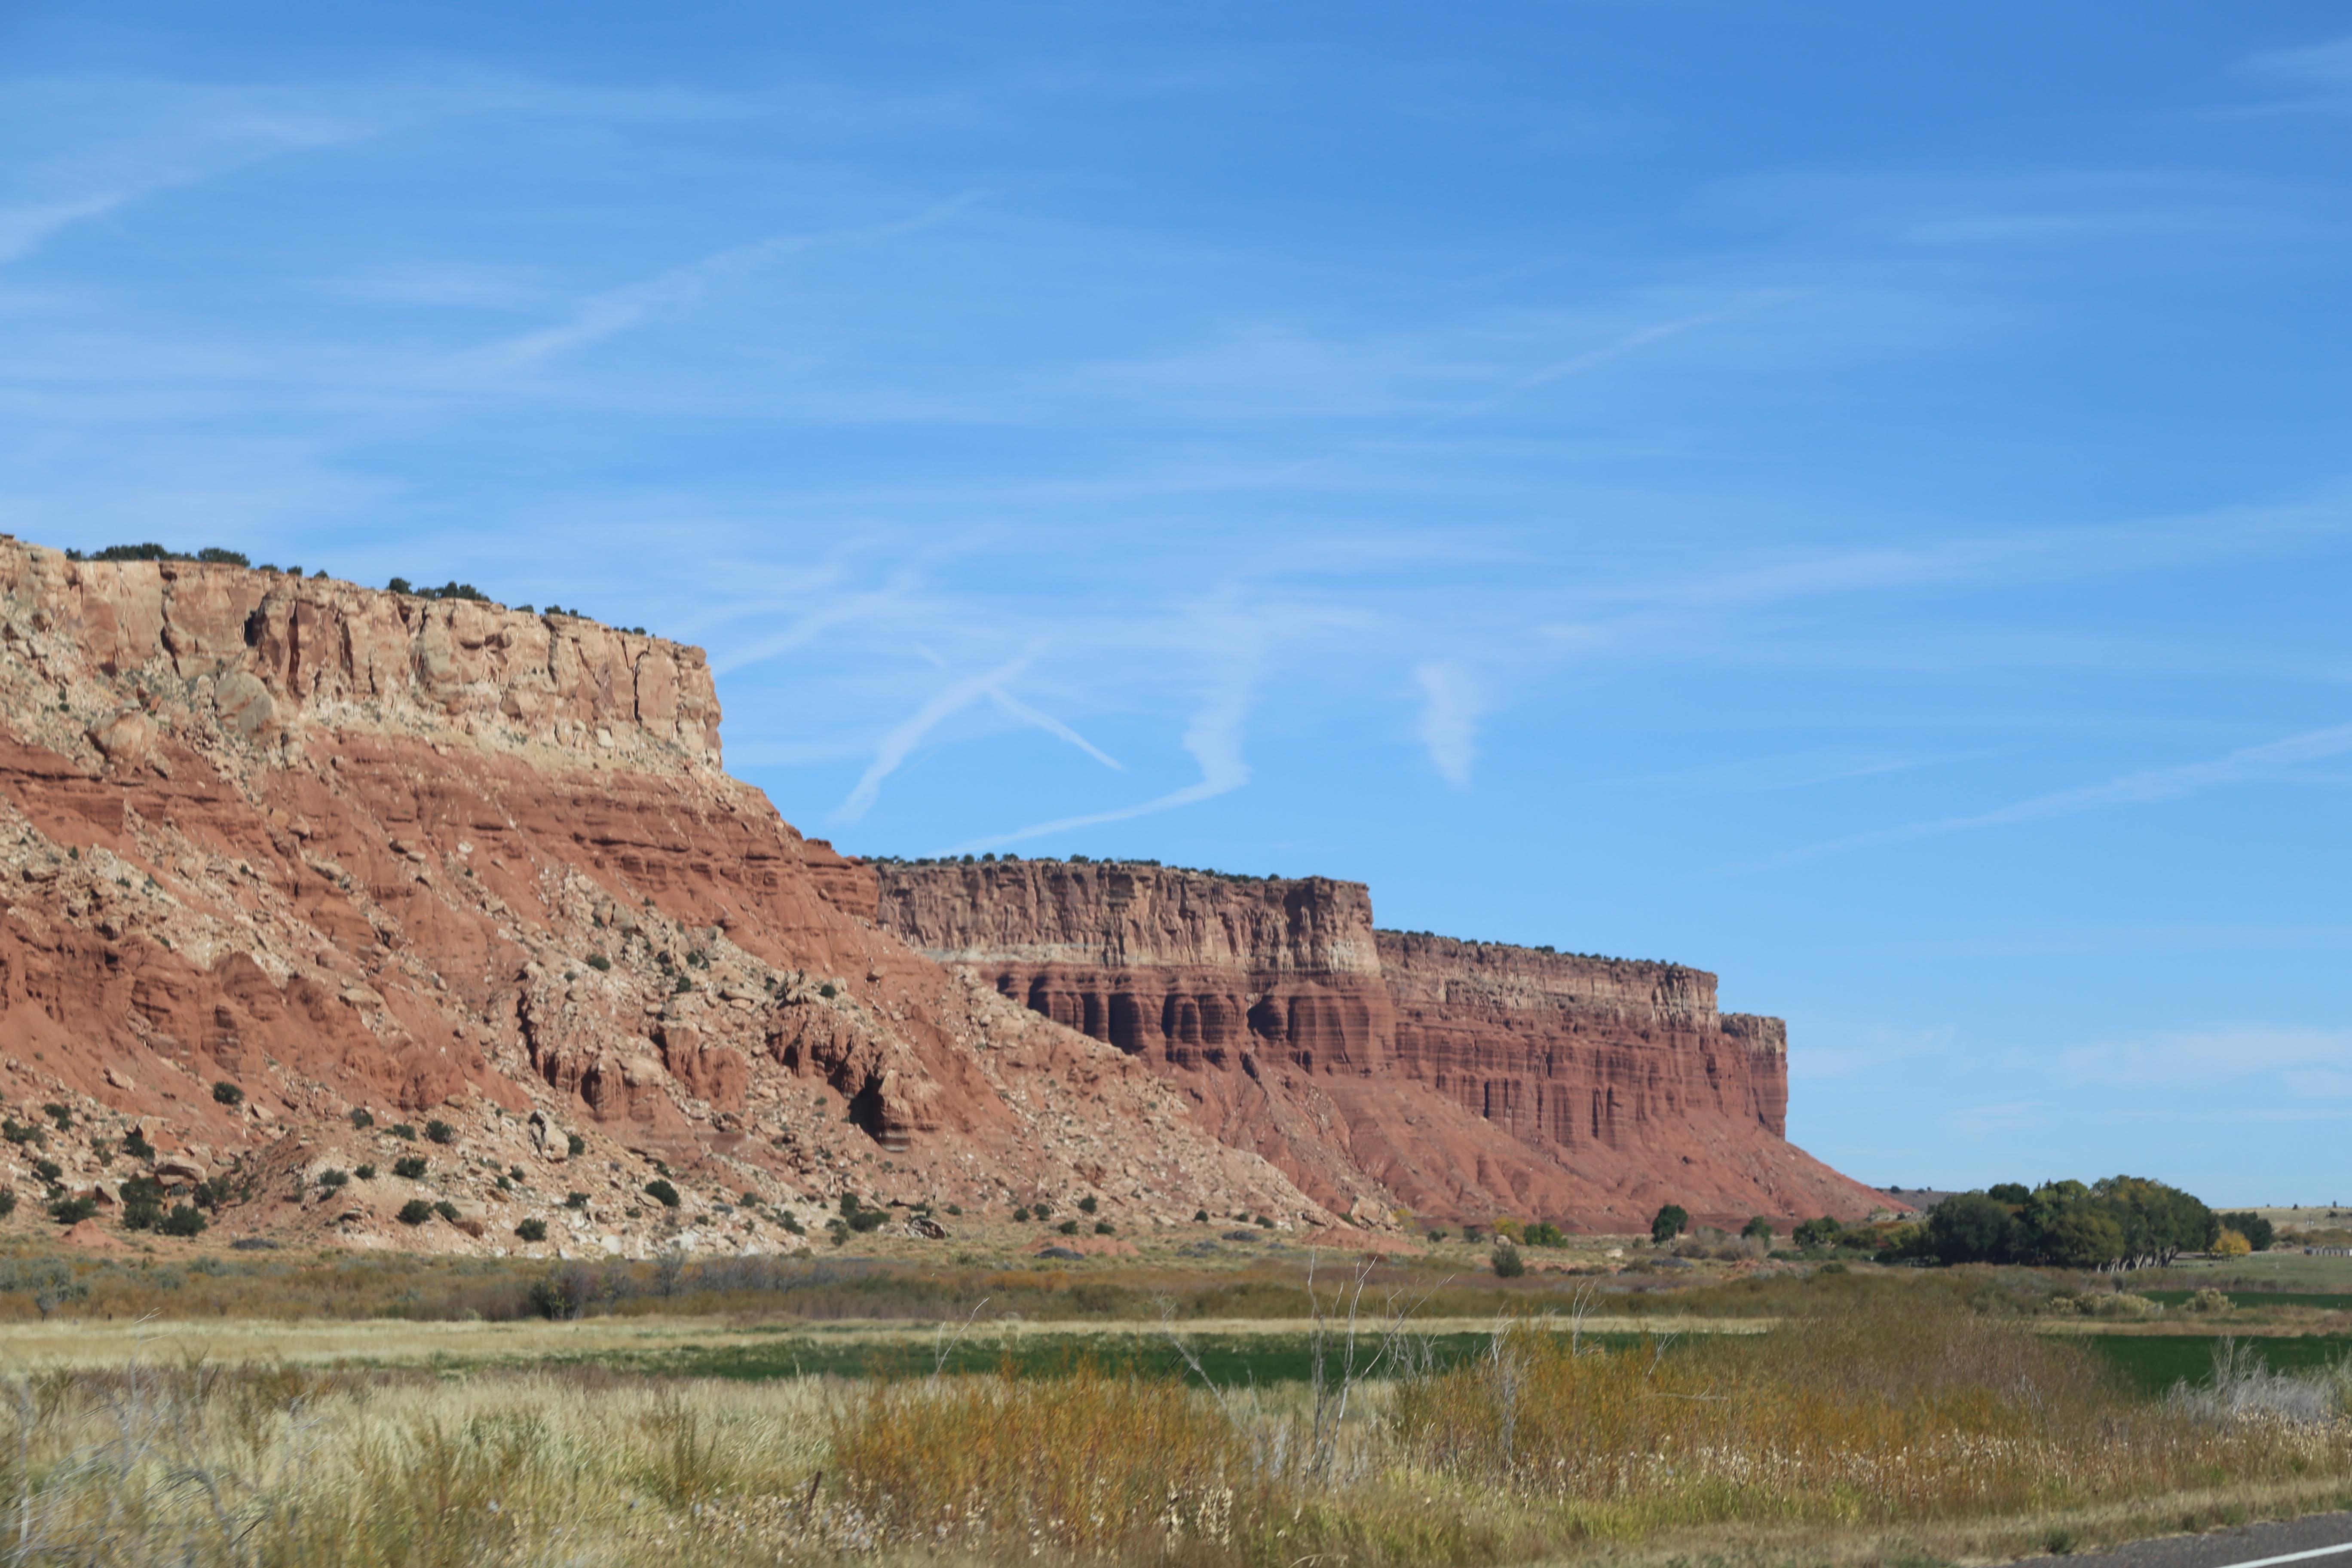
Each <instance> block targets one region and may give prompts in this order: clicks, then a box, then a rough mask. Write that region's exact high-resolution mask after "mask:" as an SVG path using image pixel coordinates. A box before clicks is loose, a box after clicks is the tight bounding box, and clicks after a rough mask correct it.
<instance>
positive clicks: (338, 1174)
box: [319, 1171, 352, 1192]
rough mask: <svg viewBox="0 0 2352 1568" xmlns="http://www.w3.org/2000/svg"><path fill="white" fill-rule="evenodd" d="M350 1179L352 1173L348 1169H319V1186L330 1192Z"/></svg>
mask: <svg viewBox="0 0 2352 1568" xmlns="http://www.w3.org/2000/svg"><path fill="white" fill-rule="evenodd" d="M351 1179H352V1173H350V1172H349V1171H321V1172H320V1173H319V1185H320V1188H321V1189H323V1190H324V1191H327V1192H333V1191H334V1190H335V1189H336V1188H337V1187H340V1186H341V1185H342V1184H344V1183H345V1182H348V1181H350V1180H351Z"/></svg>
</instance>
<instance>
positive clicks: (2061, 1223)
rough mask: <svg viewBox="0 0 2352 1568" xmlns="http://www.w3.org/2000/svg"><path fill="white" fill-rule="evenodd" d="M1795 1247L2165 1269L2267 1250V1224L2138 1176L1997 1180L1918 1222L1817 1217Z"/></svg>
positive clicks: (1936, 1259) (1947, 1259)
mask: <svg viewBox="0 0 2352 1568" xmlns="http://www.w3.org/2000/svg"><path fill="white" fill-rule="evenodd" d="M1791 1239H1793V1240H1794V1241H1795V1242H1796V1244H1797V1245H1798V1246H1799V1247H1804V1248H1808V1249H1811V1248H1819V1247H1828V1248H1839V1249H1843V1250H1850V1251H1854V1252H1862V1253H1867V1254H1870V1255H1872V1256H1874V1257H1875V1258H1877V1260H1878V1261H1880V1262H1882V1263H1917V1264H1946V1265H1949V1264H1956V1263H2022V1264H2039V1265H2044V1266H2049V1267H2053V1268H2100V1269H2105V1268H2165V1267H2168V1266H2169V1265H2170V1264H2171V1263H2172V1262H2173V1260H2174V1259H2176V1258H2179V1256H2180V1255H2181V1254H2182V1253H2185V1252H2210V1253H2218V1254H2221V1255H2223V1256H2240V1255H2243V1254H2245V1253H2248V1252H2266V1251H2268V1250H2269V1249H2270V1247H2271V1246H2272V1245H2273V1242H2274V1241H2275V1240H2276V1239H2277V1233H2276V1230H2275V1229H2274V1227H2273V1226H2272V1224H2271V1222H2270V1221H2268V1220H2266V1219H2264V1218H2263V1217H2262V1216H2261V1215H2256V1214H2252V1213H2232V1214H2216V1213H2215V1212H2214V1211H2213V1210H2212V1209H2210V1208H2209V1207H2208V1206H2207V1205H2205V1204H2204V1203H2203V1202H2202V1201H2201V1200H2200V1199H2199V1198H2197V1197H2196V1196H2195V1195H2193V1194H2189V1193H2185V1192H2183V1191H2181V1190H2180V1189H2179V1188H2178V1187H2174V1186H2169V1185H2168V1184H2165V1183H2163V1182H2158V1181H2151V1180H2149V1179H2147V1177H2143V1176H2109V1177H2107V1178H2105V1180H2103V1181H2098V1182H2094V1183H2090V1184H2084V1183H2082V1182H2075V1181H2064V1182H2044V1183H2042V1184H2041V1185H2040V1186H2038V1187H2032V1188H2029V1187H2027V1186H2026V1185H2025V1184H2023V1183H2021V1182H2004V1183H2001V1184H1998V1185H1996V1186H1992V1187H1988V1188H1985V1189H1983V1190H1982V1191H1979V1192H1969V1193H1957V1194H1953V1195H1952V1196H1950V1197H1948V1198H1946V1199H1945V1200H1944V1201H1943V1202H1941V1203H1940V1204H1937V1205H1936V1206H1935V1207H1934V1208H1933V1209H1930V1210H1929V1211H1928V1212H1927V1215H1926V1217H1925V1218H1924V1219H1920V1220H1911V1221H1885V1220H1881V1221H1875V1222H1871V1223H1867V1224H1858V1225H1857V1224H1848V1223H1845V1222H1843V1221H1840V1220H1836V1219H1832V1218H1830V1217H1828V1216H1826V1215H1824V1216H1823V1217H1822V1218H1820V1219H1815V1220H1807V1221H1806V1222H1805V1223H1804V1224H1802V1225H1801V1226H1797V1228H1796V1231H1795V1233H1794V1235H1793V1237H1792V1238H1791Z"/></svg>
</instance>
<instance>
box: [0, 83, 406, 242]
mask: <svg viewBox="0 0 2352 1568" xmlns="http://www.w3.org/2000/svg"><path fill="white" fill-rule="evenodd" d="M10 93H11V96H13V97H15V98H16V99H17V100H18V102H19V105H20V107H21V106H22V104H23V103H24V102H25V100H27V99H29V100H32V101H33V102H34V103H35V104H38V103H40V102H41V101H43V100H49V99H55V100H58V108H59V113H60V115H62V114H63V113H64V111H65V106H67V105H68V104H73V105H77V106H80V107H82V108H83V109H84V110H86V109H87V106H88V104H89V102H90V101H91V100H97V101H99V102H105V103H112V104H115V105H117V106H118V107H119V108H120V109H121V120H120V121H119V122H118V123H117V125H116V126H115V127H114V128H113V130H112V132H111V133H110V134H107V135H102V136H101V135H93V136H90V137H89V138H87V139H85V140H84V141H82V142H81V143H80V144H79V145H77V146H75V147H74V148H73V150H72V151H70V152H68V153H58V154H56V155H53V156H50V157H47V158H40V157H33V158H25V159H20V161H18V162H17V163H16V169H17V171H18V172H17V174H16V177H15V178H13V179H11V180H9V181H8V182H7V188H6V189H5V193H0V265H5V264H6V263H8V262H12V261H18V260H21V259H23V258H26V257H28V256H31V255H32V254H34V253H35V252H36V251H37V250H39V249H40V248H41V247H43V246H44V245H46V244H47V243H48V241H49V240H51V239H53V238H55V237H57V236H58V234H60V233H62V232H64V231H65V230H67V229H68V228H71V227H72V226H75V225H76V224H81V223H87V222H89V221H91V220H93V219H97V218H102V217H105V216H108V215H109V214H111V213H115V212H118V211H121V209H123V208H126V207H129V206H131V205H132V204H134V203H137V202H139V201H141V200H142V199H144V198H146V197H148V196H152V195H156V194H158V193H160V192H163V191H167V190H172V189H174V188H178V187H183V186H187V185H194V184H202V183H203V182H205V181H207V180H213V179H217V178H219V177H220V176H222V175H225V174H231V173H233V172H235V171H236V170H238V169H241V168H244V167H246V166H247V165H249V164H252V163H258V162H260V161H262V160H264V159H268V158H272V157H277V156H279V155H281V154H284V153H291V152H299V151H302V150H305V149H309V148H316V147H326V146H331V145H333V144H335V143H338V142H351V141H355V140H357V139H359V138H362V137H364V136H368V135H371V134H373V133H374V132H377V131H378V130H380V129H381V128H382V122H381V121H379V120H377V119H374V118H373V117H369V116H364V115H359V114H353V113H349V112H332V111H328V110H321V109H318V108H315V107H310V106H308V105H305V104H300V103H297V102H294V101H291V100H286V99H284V98H283V96H282V95H275V94H268V93H262V92H257V91H240V90H236V89H224V88H194V87H186V86H180V85H173V84H164V83H127V82H114V83H100V82H79V83H64V82H48V83H38V84H27V83H23V82H17V83H15V84H12V85H11V88H10Z"/></svg>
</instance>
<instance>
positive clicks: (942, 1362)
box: [931, 1296, 988, 1382]
mask: <svg viewBox="0 0 2352 1568" xmlns="http://www.w3.org/2000/svg"><path fill="white" fill-rule="evenodd" d="M987 1305H988V1298H987V1297H985V1296H982V1298H981V1299H980V1300H977V1301H974V1302H973V1303H972V1304H971V1311H969V1312H966V1313H965V1314H964V1315H963V1321H962V1322H961V1324H959V1325H958V1326H957V1328H956V1331H955V1337H954V1338H953V1339H950V1338H949V1337H948V1326H947V1325H946V1324H945V1323H941V1324H940V1327H939V1335H938V1341H937V1343H936V1345H935V1346H934V1348H933V1350H932V1352H931V1379H932V1381H933V1382H937V1381H938V1380H939V1379H940V1376H941V1375H942V1374H944V1373H946V1371H947V1369H948V1358H949V1357H950V1356H952V1355H953V1354H955V1352H956V1347H957V1346H958V1345H960V1344H961V1343H963V1337H964V1336H965V1335H966V1334H968V1333H970V1332H971V1325H972V1323H973V1322H974V1321H976V1320H977V1319H978V1318H979V1317H980V1310H981V1309H982V1307H985V1306H987Z"/></svg>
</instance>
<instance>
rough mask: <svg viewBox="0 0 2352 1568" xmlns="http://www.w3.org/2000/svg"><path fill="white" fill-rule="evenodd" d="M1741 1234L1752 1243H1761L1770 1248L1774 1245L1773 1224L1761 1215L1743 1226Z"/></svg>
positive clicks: (1740, 1228)
mask: <svg viewBox="0 0 2352 1568" xmlns="http://www.w3.org/2000/svg"><path fill="white" fill-rule="evenodd" d="M1739 1234H1740V1235H1742V1236H1744V1237H1747V1238H1748V1240H1750V1241H1760V1242H1762V1243H1763V1244H1764V1245H1765V1246H1767V1247H1769V1246H1771V1245H1772V1222H1771V1221H1770V1220H1769V1219H1766V1218H1765V1217H1764V1216H1763V1215H1760V1214H1759V1215H1757V1216H1756V1217H1755V1218H1753V1219H1751V1220H1749V1221H1748V1223H1747V1224H1746V1225H1743V1226H1740V1227H1739Z"/></svg>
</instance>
